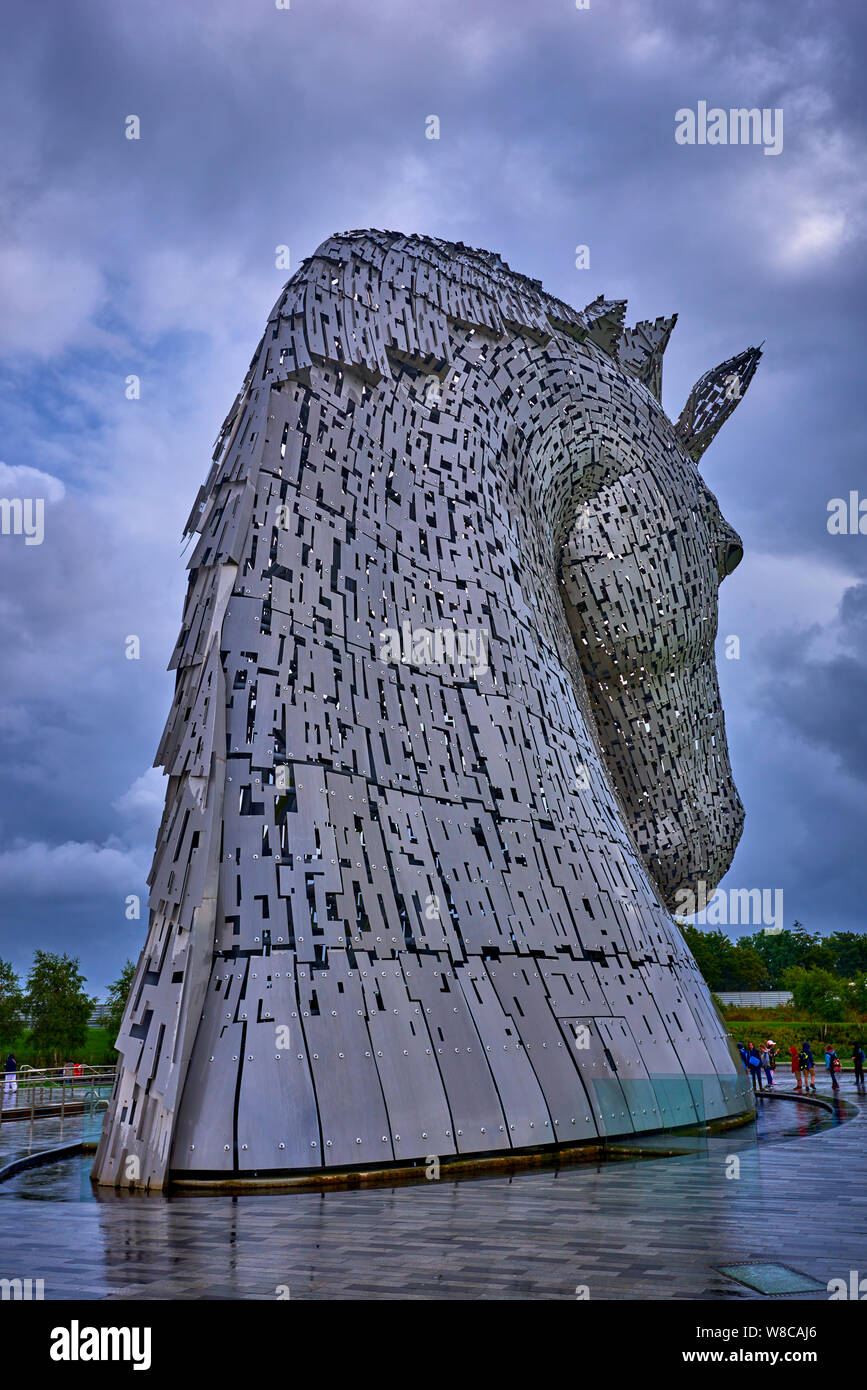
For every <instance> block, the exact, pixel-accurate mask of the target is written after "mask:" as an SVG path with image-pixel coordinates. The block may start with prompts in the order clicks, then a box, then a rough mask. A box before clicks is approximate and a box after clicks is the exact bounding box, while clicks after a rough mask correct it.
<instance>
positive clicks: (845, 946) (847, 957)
mask: <svg viewBox="0 0 867 1390" xmlns="http://www.w3.org/2000/svg"><path fill="white" fill-rule="evenodd" d="M826 941H827V944H828V946H829V947H830V948H831V950H832V951H833V953H834V972H835V974H837V975H842V976H843V978H844V980H851V979H852V978H853V977H854V976H855V975H858V974H863V973H865V972H867V936H865V935H864V933H863V932H854V931H835V932H832V933H831V935H830V936H829V937H826Z"/></svg>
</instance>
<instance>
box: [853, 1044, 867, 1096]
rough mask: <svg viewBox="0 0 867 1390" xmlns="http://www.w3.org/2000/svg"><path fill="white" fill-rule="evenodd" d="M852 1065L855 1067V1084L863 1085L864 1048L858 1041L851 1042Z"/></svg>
mask: <svg viewBox="0 0 867 1390" xmlns="http://www.w3.org/2000/svg"><path fill="white" fill-rule="evenodd" d="M852 1066H853V1067H854V1068H855V1085H856V1086H863V1085H864V1049H863V1047H862V1046H861V1044H860V1043H859V1042H856V1043H853V1044H852Z"/></svg>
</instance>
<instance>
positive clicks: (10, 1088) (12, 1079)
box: [3, 1052, 18, 1096]
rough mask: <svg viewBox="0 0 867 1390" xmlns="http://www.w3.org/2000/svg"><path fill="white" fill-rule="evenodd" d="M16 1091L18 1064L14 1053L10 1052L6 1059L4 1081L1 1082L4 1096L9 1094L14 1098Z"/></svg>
mask: <svg viewBox="0 0 867 1390" xmlns="http://www.w3.org/2000/svg"><path fill="white" fill-rule="evenodd" d="M17 1090H18V1063H17V1062H16V1060H15V1055H14V1053H12V1052H10V1053H9V1056H8V1057H7V1058H6V1079H5V1080H4V1082H3V1094H4V1096H6V1095H9V1094H10V1093H11V1094H12V1095H13V1096H14V1095H15V1093H16V1092H17Z"/></svg>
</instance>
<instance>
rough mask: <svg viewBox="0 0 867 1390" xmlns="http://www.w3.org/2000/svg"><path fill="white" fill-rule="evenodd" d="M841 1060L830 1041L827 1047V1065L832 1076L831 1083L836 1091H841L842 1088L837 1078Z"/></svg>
mask: <svg viewBox="0 0 867 1390" xmlns="http://www.w3.org/2000/svg"><path fill="white" fill-rule="evenodd" d="M839 1060H840V1059H839V1057H838V1056H837V1054H836V1052H835V1051H834V1044H833V1043H828V1044H827V1046H826V1048H825V1066H826V1067H827V1069H828V1075H829V1076H830V1078H831V1085H832V1086H833V1087H834V1090H835V1091H839V1089H840V1083H839V1081H838V1080H837V1063H838V1062H839Z"/></svg>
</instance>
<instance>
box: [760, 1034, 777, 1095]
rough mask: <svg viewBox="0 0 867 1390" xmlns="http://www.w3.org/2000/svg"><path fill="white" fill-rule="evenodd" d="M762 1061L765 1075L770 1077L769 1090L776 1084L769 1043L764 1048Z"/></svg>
mask: <svg viewBox="0 0 867 1390" xmlns="http://www.w3.org/2000/svg"><path fill="white" fill-rule="evenodd" d="M760 1061H761V1064H762V1066H763V1067H764V1070H765V1076H766V1077H767V1078H768V1090H770V1089H771V1087H772V1086H773V1084H774V1078H773V1076H772V1074H771V1052H770V1048H769V1047H768V1044H767V1043H765V1045H764V1047H763V1048H762V1051H761V1056H760Z"/></svg>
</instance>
